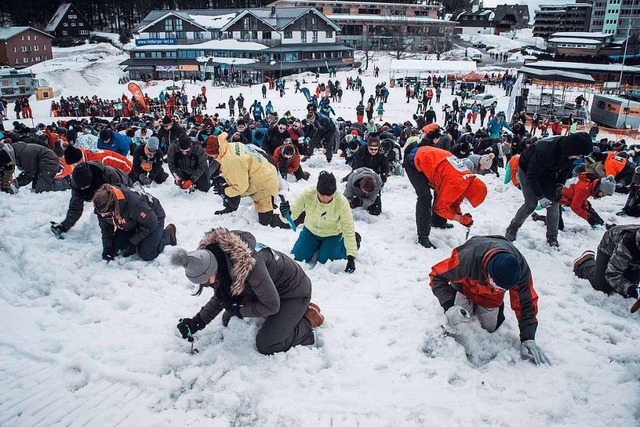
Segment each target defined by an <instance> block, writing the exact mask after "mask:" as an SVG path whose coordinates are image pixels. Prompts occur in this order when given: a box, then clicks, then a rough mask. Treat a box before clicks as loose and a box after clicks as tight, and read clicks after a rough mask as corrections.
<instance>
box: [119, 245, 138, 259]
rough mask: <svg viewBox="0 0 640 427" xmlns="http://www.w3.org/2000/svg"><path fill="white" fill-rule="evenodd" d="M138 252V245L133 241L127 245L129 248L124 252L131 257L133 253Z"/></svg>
mask: <svg viewBox="0 0 640 427" xmlns="http://www.w3.org/2000/svg"><path fill="white" fill-rule="evenodd" d="M136 252H138V247H137V246H136V245H134V244H132V243H129V244H128V245H127V248H126V249H125V250H124V252H122V256H123V257H125V258H126V257H130V256H131V255H135V254H136Z"/></svg>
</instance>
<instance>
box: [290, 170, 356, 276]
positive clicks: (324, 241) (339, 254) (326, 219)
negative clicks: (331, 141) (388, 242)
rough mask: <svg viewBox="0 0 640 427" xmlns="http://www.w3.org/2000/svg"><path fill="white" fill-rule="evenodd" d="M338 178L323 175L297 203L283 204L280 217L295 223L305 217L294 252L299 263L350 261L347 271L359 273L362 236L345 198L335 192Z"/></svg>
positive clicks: (292, 251) (303, 193) (321, 174)
mask: <svg viewBox="0 0 640 427" xmlns="http://www.w3.org/2000/svg"><path fill="white" fill-rule="evenodd" d="M336 190H337V185H336V177H335V176H333V174H332V173H329V172H327V171H322V172H320V175H319V176H318V184H317V185H316V188H308V189H307V190H305V191H303V192H302V194H300V195H299V196H298V197H297V198H296V199H295V200H294V201H293V205H291V206H290V205H289V202H287V201H284V202H282V203H281V204H280V214H281V215H284V217H287V216H288V215H291V218H292V219H293V220H297V219H299V218H303V214H304V228H303V229H302V232H301V233H300V236H299V237H298V240H297V241H296V243H295V245H293V249H291V253H292V254H293V256H294V259H295V260H296V261H306V262H311V261H312V260H313V259H314V258H315V259H316V260H317V262H319V263H320V264H324V263H325V262H327V261H329V260H336V259H345V258H346V259H347V268H346V269H345V272H347V273H353V272H354V271H355V270H356V256H357V255H358V247H359V246H360V235H359V234H358V233H356V232H355V229H354V226H353V213H352V212H351V207H350V206H349V201H348V200H347V198H346V197H345V196H343V195H342V194H340V193H336Z"/></svg>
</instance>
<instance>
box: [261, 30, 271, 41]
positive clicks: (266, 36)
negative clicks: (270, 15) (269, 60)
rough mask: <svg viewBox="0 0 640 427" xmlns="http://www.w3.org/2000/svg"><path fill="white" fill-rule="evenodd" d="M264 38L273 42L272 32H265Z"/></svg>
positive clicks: (263, 33)
mask: <svg viewBox="0 0 640 427" xmlns="http://www.w3.org/2000/svg"><path fill="white" fill-rule="evenodd" d="M262 38H263V39H265V40H271V31H263V32H262Z"/></svg>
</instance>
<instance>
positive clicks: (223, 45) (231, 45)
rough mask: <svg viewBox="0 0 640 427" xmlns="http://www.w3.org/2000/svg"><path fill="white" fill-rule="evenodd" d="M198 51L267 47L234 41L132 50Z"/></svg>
mask: <svg viewBox="0 0 640 427" xmlns="http://www.w3.org/2000/svg"><path fill="white" fill-rule="evenodd" d="M197 49H219V50H264V49H267V46H265V45H263V44H260V43H256V42H242V41H239V40H234V39H224V40H209V41H206V42H204V43H196V44H184V45H146V46H135V47H132V48H131V49H130V50H132V51H134V52H139V51H152V50H153V51H156V50H170V51H171V50H197Z"/></svg>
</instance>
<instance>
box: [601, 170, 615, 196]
mask: <svg viewBox="0 0 640 427" xmlns="http://www.w3.org/2000/svg"><path fill="white" fill-rule="evenodd" d="M615 190H616V178H615V177H614V176H613V175H609V176H607V177H605V178H602V179H601V180H600V184H598V191H602V192H603V193H604V194H606V195H607V196H612V195H613V192H614V191H615Z"/></svg>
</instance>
